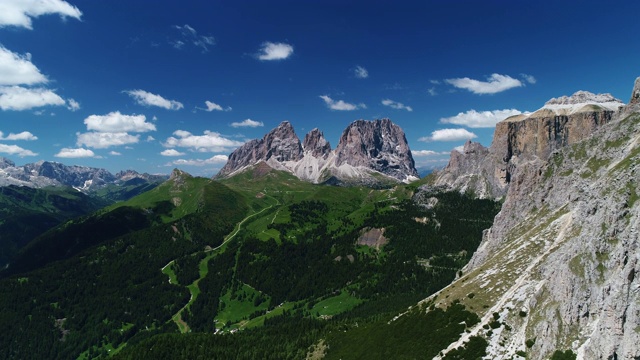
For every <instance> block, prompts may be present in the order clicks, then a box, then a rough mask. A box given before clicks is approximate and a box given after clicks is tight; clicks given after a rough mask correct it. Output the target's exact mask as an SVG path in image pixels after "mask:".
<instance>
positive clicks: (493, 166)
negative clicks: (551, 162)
mask: <svg viewBox="0 0 640 360" xmlns="http://www.w3.org/2000/svg"><path fill="white" fill-rule="evenodd" d="M622 106H624V104H623V103H622V102H621V101H620V100H618V99H615V98H614V97H612V96H611V95H609V94H598V95H596V94H592V93H590V92H587V91H578V92H576V93H575V94H573V95H572V96H570V97H569V96H562V97H559V98H553V99H551V100H549V101H548V102H547V103H545V105H544V106H543V107H542V108H541V109H539V110H538V111H535V112H533V113H531V114H523V115H516V116H512V117H509V118H507V119H505V120H503V121H501V122H499V123H498V124H497V125H496V129H495V132H494V136H493V141H492V143H491V146H490V147H489V150H488V154H487V155H486V160H485V161H486V162H487V163H488V164H482V165H481V167H482V169H479V168H478V166H476V165H472V166H471V167H469V168H467V167H465V166H468V165H469V164H475V163H476V162H475V158H476V157H477V155H476V154H475V153H474V152H470V153H468V154H466V153H465V156H468V157H470V159H469V160H462V159H461V158H460V156H457V155H456V156H452V158H451V162H450V163H449V165H447V167H446V168H445V169H444V170H443V171H441V172H440V173H439V174H438V175H437V177H436V180H435V183H436V184H437V185H448V186H449V187H451V188H455V189H461V190H464V191H467V190H470V191H473V192H474V193H476V194H478V195H479V196H481V197H488V198H501V197H503V196H504V195H505V194H506V193H507V188H508V186H509V184H510V183H511V182H512V181H513V179H514V174H515V171H516V168H517V167H518V166H519V165H520V164H522V163H526V162H528V161H534V160H536V159H539V160H542V161H546V160H547V159H548V158H549V155H550V154H552V153H553V152H554V151H556V150H558V149H561V148H563V147H565V146H567V145H570V144H574V143H576V142H578V141H581V140H583V139H585V138H587V137H589V136H590V135H591V134H593V132H594V131H596V130H597V129H599V128H600V127H601V126H603V125H604V124H607V123H608V122H610V121H611V119H612V117H613V116H614V115H615V114H617V113H618V112H619V111H620V109H621V107H622ZM478 176H480V177H481V178H478ZM461 177H462V179H461ZM454 179H455V180H456V181H454V182H452V180H454Z"/></svg>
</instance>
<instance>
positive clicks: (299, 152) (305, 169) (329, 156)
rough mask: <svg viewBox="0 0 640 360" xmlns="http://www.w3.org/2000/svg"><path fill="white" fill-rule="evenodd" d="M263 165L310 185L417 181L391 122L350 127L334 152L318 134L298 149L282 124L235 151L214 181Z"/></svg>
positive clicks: (403, 142) (397, 129)
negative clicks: (327, 182)
mask: <svg viewBox="0 0 640 360" xmlns="http://www.w3.org/2000/svg"><path fill="white" fill-rule="evenodd" d="M260 162H265V163H266V164H268V165H269V166H271V167H273V168H276V169H279V170H285V171H289V172H291V173H292V174H294V175H296V176H297V177H298V178H300V179H302V180H306V181H310V182H314V183H321V182H324V181H327V180H329V179H331V180H332V181H335V182H337V183H345V184H374V183H379V182H381V178H384V179H385V180H384V181H387V182H398V181H410V180H413V179H417V178H418V172H417V171H416V169H415V164H414V161H413V157H412V156H411V151H410V149H409V146H408V144H407V140H406V138H405V135H404V132H403V131H402V129H401V128H400V127H399V126H397V125H395V124H394V123H393V122H391V120H389V119H382V120H375V121H365V120H358V121H355V122H353V123H352V124H351V125H349V127H347V129H346V130H345V131H344V132H343V134H342V137H341V138H340V142H339V144H338V147H337V148H336V150H334V151H331V145H330V144H329V142H328V141H327V140H326V139H325V138H324V135H323V134H322V132H321V131H320V130H318V129H313V130H311V131H310V132H309V133H308V134H307V135H306V136H305V139H304V143H303V144H302V145H300V140H299V139H298V137H297V136H296V135H295V132H294V131H293V128H292V127H291V124H289V123H288V122H283V123H282V124H280V125H279V126H278V127H277V128H276V129H274V130H272V131H271V132H269V133H268V134H267V135H265V137H264V138H263V139H260V140H251V141H249V142H247V143H246V144H244V145H243V146H241V147H240V148H238V149H237V150H235V151H234V152H233V153H232V154H231V155H230V156H229V160H228V161H227V163H226V164H225V166H224V167H223V168H222V169H221V170H220V172H219V173H218V175H216V178H224V177H228V176H233V175H234V174H235V173H237V172H238V171H242V170H243V169H245V168H247V167H248V166H254V165H256V164H258V163H260Z"/></svg>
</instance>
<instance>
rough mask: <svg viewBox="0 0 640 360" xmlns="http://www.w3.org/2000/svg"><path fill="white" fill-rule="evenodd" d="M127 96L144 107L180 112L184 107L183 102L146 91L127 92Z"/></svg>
mask: <svg viewBox="0 0 640 360" xmlns="http://www.w3.org/2000/svg"><path fill="white" fill-rule="evenodd" d="M123 92H124V93H125V94H128V95H129V96H131V97H132V98H133V99H134V100H135V101H136V103H138V104H139V105H143V106H157V107H161V108H164V109H167V110H180V109H182V108H183V107H184V105H182V103H181V102H179V101H176V100H168V99H165V98H163V97H162V96H160V95H157V94H152V93H150V92H148V91H144V90H140V89H137V90H125V91H123Z"/></svg>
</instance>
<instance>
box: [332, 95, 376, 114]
mask: <svg viewBox="0 0 640 360" xmlns="http://www.w3.org/2000/svg"><path fill="white" fill-rule="evenodd" d="M320 99H322V100H324V103H325V104H327V106H328V107H329V109H331V110H342V111H352V110H357V109H366V108H367V106H366V105H365V104H358V105H355V104H349V103H347V102H344V101H343V100H337V101H336V100H333V99H332V98H330V97H329V96H327V95H321V96H320Z"/></svg>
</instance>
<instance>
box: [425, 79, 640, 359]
mask: <svg viewBox="0 0 640 360" xmlns="http://www.w3.org/2000/svg"><path fill="white" fill-rule="evenodd" d="M637 94H640V78H639V80H636V83H635V86H634V89H633V92H632V97H631V101H630V102H629V105H628V106H626V107H623V108H621V109H617V111H613V110H604V112H603V111H602V110H601V111H598V113H599V114H598V115H597V116H596V114H594V113H593V112H590V111H589V112H587V114H584V113H585V112H584V111H580V112H577V113H578V114H580V115H579V116H578V117H574V118H569V119H568V120H569V121H576V120H578V121H579V122H580V121H582V123H583V124H584V125H585V126H587V125H593V126H596V127H598V128H599V129H598V130H595V131H594V132H593V133H592V134H591V135H590V136H587V137H586V138H584V139H581V140H577V139H575V138H572V137H571V136H572V132H573V133H576V132H578V133H579V134H580V131H579V130H578V129H573V128H569V130H568V131H565V130H563V129H566V127H563V128H562V129H558V130H557V131H556V130H554V131H553V134H566V136H565V135H563V136H560V140H557V139H558V138H557V137H555V136H554V137H552V138H553V139H554V141H557V142H556V143H555V144H556V145H551V148H552V149H551V152H550V156H549V157H548V159H547V158H544V154H546V153H547V151H549V150H548V149H549V145H548V144H547V143H544V144H543V146H540V145H539V144H538V142H537V141H536V140H537V138H536V136H533V137H530V138H528V139H529V141H530V142H529V143H526V142H523V141H521V142H519V143H518V144H519V146H514V147H513V148H514V149H520V150H518V151H521V153H520V154H522V153H527V154H532V155H533V156H530V157H528V158H527V161H522V162H519V163H518V164H517V166H515V167H514V169H513V172H512V173H511V178H510V181H509V182H508V184H509V186H508V189H507V191H506V196H505V199H504V204H503V207H502V210H501V212H500V213H499V214H498V215H497V216H496V218H495V221H494V224H493V226H492V227H491V229H489V230H487V231H486V232H485V236H484V240H483V242H482V244H481V245H480V247H479V249H478V251H477V252H476V253H475V254H474V256H473V258H472V260H471V262H470V263H469V264H468V265H467V267H466V268H465V269H464V271H463V274H462V275H461V277H460V278H459V279H458V280H457V281H456V282H454V283H453V284H451V285H449V286H448V287H446V288H445V289H443V290H442V291H441V292H440V293H439V294H437V295H436V296H434V297H432V298H431V299H429V300H433V301H435V303H436V304H437V305H438V306H446V305H447V304H450V303H451V302H453V301H454V300H460V301H461V302H462V303H463V304H465V305H466V306H467V308H469V309H471V310H473V311H475V312H476V313H478V315H479V316H480V317H481V318H482V321H481V322H480V324H478V325H477V326H476V327H474V328H473V329H472V330H471V331H470V332H468V333H464V334H461V336H460V339H459V340H458V341H456V342H455V343H453V344H451V345H450V346H449V348H448V350H447V351H445V353H446V352H448V351H450V350H452V349H454V348H457V347H461V346H464V343H465V342H466V341H467V340H469V339H470V338H471V337H472V336H480V337H483V338H485V339H486V340H487V341H488V348H487V352H488V357H489V358H491V359H511V358H518V359H521V358H522V355H524V354H525V353H526V355H527V358H528V359H548V358H549V357H551V355H552V354H553V353H554V352H555V351H557V350H563V351H564V350H570V351H572V352H573V353H574V354H576V355H577V358H578V359H637V358H640V347H638V343H640V331H639V329H640V276H638V275H639V274H640V273H639V272H640V234H639V233H638V230H639V227H640V201H639V200H640V188H639V187H638V183H640V112H638V110H640V109H638V106H637V105H638V104H637V99H638V95H637ZM574 114H575V113H574ZM555 116H557V115H554V118H555ZM549 121H550V120H549ZM543 123H544V122H543ZM547 123H548V122H547ZM554 123H555V122H554ZM539 125H540V124H536V125H535V126H534V128H536V129H537V127H538V126H539ZM503 126H505V125H503ZM571 129H573V131H572V130H571ZM498 131H499V130H498V129H496V132H498ZM532 133H535V134H539V133H538V132H532ZM581 134H584V132H582V133H581ZM545 137H546V138H551V137H550V136H547V135H545ZM568 139H572V140H568ZM565 142H566V143H565ZM494 143H495V141H494ZM562 144H564V145H563V146H559V145H562ZM492 146H493V145H492ZM456 161H458V160H456Z"/></svg>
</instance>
